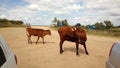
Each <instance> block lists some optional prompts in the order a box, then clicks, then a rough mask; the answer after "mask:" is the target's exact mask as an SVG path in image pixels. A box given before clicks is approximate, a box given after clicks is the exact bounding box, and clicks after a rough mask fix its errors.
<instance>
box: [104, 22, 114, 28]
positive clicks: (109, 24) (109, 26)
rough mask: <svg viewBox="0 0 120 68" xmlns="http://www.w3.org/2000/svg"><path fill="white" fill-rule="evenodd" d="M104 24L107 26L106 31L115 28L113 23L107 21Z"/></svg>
mask: <svg viewBox="0 0 120 68" xmlns="http://www.w3.org/2000/svg"><path fill="white" fill-rule="evenodd" d="M104 23H105V25H106V27H105V28H106V29H110V28H112V27H113V24H112V23H111V21H108V20H106V21H104Z"/></svg>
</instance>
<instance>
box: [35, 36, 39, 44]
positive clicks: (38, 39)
mask: <svg viewBox="0 0 120 68" xmlns="http://www.w3.org/2000/svg"><path fill="white" fill-rule="evenodd" d="M39 38H40V37H39V36H38V39H37V41H36V44H37V43H38V40H39Z"/></svg>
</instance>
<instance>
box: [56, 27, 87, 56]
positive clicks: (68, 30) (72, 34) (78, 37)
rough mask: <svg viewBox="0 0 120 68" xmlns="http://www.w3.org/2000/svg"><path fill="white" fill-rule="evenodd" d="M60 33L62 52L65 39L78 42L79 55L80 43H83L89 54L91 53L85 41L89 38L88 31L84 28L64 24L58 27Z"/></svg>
mask: <svg viewBox="0 0 120 68" xmlns="http://www.w3.org/2000/svg"><path fill="white" fill-rule="evenodd" d="M58 33H59V36H60V43H59V46H60V54H62V52H63V49H62V45H63V43H64V41H65V40H66V41H71V42H75V43H76V55H79V53H78V49H79V44H82V45H83V46H84V48H85V52H86V54H87V55H88V54H89V53H88V51H87V48H86V43H85V42H86V40H87V36H86V32H85V31H84V30H83V29H81V28H79V27H70V26H63V27H61V28H59V29H58Z"/></svg>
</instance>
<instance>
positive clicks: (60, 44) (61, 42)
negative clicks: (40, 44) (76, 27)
mask: <svg viewBox="0 0 120 68" xmlns="http://www.w3.org/2000/svg"><path fill="white" fill-rule="evenodd" d="M63 42H64V41H60V43H59V46H60V54H62V52H63V49H62V45H63Z"/></svg>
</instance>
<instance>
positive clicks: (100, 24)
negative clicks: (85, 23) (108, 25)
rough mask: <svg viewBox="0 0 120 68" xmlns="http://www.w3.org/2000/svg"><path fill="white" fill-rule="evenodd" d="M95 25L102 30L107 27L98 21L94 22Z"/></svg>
mask: <svg viewBox="0 0 120 68" xmlns="http://www.w3.org/2000/svg"><path fill="white" fill-rule="evenodd" d="M94 26H95V29H100V30H103V29H105V25H104V24H103V23H102V22H100V23H99V22H96V23H95V24H94Z"/></svg>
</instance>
